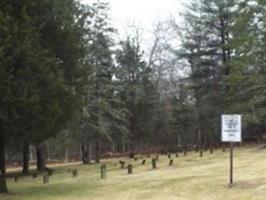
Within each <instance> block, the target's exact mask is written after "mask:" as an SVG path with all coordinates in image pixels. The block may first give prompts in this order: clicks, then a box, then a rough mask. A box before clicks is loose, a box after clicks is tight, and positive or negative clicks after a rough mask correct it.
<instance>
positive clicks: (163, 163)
mask: <svg viewBox="0 0 266 200" xmlns="http://www.w3.org/2000/svg"><path fill="white" fill-rule="evenodd" d="M172 157H174V166H171V167H170V166H168V162H169V159H168V158H167V156H165V155H161V156H160V158H159V161H158V163H157V164H158V168H157V169H155V170H152V169H151V159H147V158H146V160H147V162H146V164H145V165H141V164H140V163H141V160H140V159H139V160H138V161H134V160H128V159H126V158H124V159H123V160H125V161H126V163H131V164H133V165H134V168H133V174H132V175H128V174H127V170H126V169H123V170H121V169H120V165H119V164H118V161H119V159H111V160H104V161H103V162H104V163H106V164H107V169H108V173H107V179H104V180H101V179H100V165H98V164H95V165H88V166H83V165H75V166H63V167H62V166H60V167H56V168H55V172H54V174H53V176H52V177H50V182H49V184H43V183H42V176H38V177H37V178H36V179H33V178H31V177H24V178H20V179H19V181H18V182H14V181H13V179H9V180H8V187H9V191H10V193H11V194H10V195H8V196H0V199H1V200H44V199H45V200H63V199H64V200H142V199H145V200H146V199H149V200H221V199H224V200H233V199H234V200H250V199H252V200H259V199H260V200H265V199H266V149H259V148H258V147H249V148H244V147H241V148H237V149H235V160H234V162H235V163H234V164H235V171H234V172H235V185H234V186H233V187H232V188H229V187H228V174H229V170H228V169H229V151H228V150H227V152H225V153H223V152H222V151H221V150H219V151H218V150H216V151H215V152H214V154H212V155H210V154H209V152H206V153H205V154H204V157H203V158H199V155H198V154H196V153H194V152H189V153H188V155H187V156H186V157H185V156H183V155H182V156H180V157H179V158H175V156H174V155H172ZM71 168H72V169H78V170H79V175H78V177H76V178H73V177H72V175H71V173H70V172H68V169H71Z"/></svg>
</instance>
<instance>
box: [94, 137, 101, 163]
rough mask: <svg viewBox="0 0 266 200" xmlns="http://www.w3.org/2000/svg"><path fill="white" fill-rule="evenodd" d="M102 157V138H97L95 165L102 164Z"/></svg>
mask: <svg viewBox="0 0 266 200" xmlns="http://www.w3.org/2000/svg"><path fill="white" fill-rule="evenodd" d="M100 156H101V141H100V138H97V139H96V143H95V163H99V162H100Z"/></svg>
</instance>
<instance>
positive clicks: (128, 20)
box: [83, 0, 188, 37]
mask: <svg viewBox="0 0 266 200" xmlns="http://www.w3.org/2000/svg"><path fill="white" fill-rule="evenodd" d="M95 1H96V0H83V2H85V3H92V2H95ZM187 1H188V0H106V1H105V2H109V3H110V7H111V13H110V14H111V18H112V24H113V25H114V26H115V28H117V29H118V31H119V33H120V34H121V35H123V34H125V32H126V31H127V27H128V25H132V24H135V25H137V26H138V27H141V28H142V29H143V30H144V31H146V33H144V34H145V35H144V37H145V36H146V37H147V35H148V34H149V33H148V32H150V31H152V30H153V27H154V25H155V24H156V22H158V21H163V20H166V19H167V18H169V17H171V16H175V18H176V19H177V20H178V21H181V18H180V17H178V14H179V13H180V12H182V11H183V10H184V8H183V4H184V2H187Z"/></svg>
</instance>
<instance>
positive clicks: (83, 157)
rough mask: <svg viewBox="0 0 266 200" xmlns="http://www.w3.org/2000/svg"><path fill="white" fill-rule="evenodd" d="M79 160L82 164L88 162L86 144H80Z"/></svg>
mask: <svg viewBox="0 0 266 200" xmlns="http://www.w3.org/2000/svg"><path fill="white" fill-rule="evenodd" d="M81 161H82V163H83V164H85V165H86V164H90V157H89V152H88V146H87V145H85V144H81Z"/></svg>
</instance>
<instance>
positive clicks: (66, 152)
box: [65, 147, 68, 163]
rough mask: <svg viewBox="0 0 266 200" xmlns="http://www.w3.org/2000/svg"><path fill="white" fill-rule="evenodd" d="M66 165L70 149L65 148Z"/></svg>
mask: <svg viewBox="0 0 266 200" xmlns="http://www.w3.org/2000/svg"><path fill="white" fill-rule="evenodd" d="M65 163H68V149H67V147H65Z"/></svg>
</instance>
